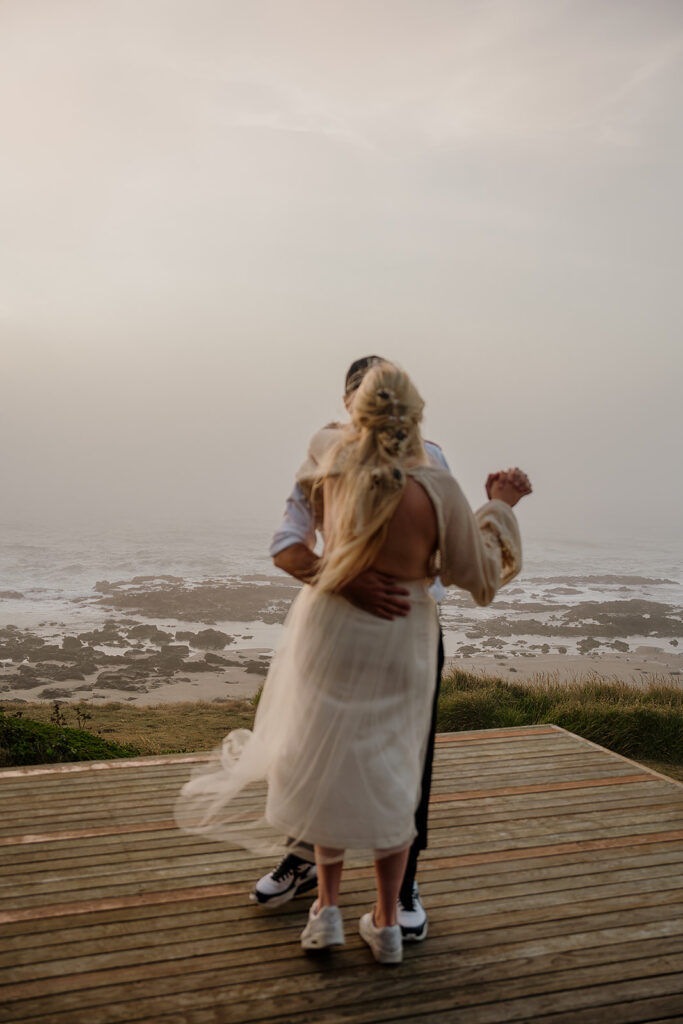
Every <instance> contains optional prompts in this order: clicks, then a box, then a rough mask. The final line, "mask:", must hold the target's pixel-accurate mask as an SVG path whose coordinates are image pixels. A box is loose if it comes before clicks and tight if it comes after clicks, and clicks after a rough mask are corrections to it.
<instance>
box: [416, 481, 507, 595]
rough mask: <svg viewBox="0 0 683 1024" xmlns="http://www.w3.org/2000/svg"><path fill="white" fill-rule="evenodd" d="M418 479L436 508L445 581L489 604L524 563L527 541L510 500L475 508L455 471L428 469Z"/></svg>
mask: <svg viewBox="0 0 683 1024" xmlns="http://www.w3.org/2000/svg"><path fill="white" fill-rule="evenodd" d="M418 479H420V482H421V483H422V484H423V486H424V487H425V489H426V490H427V493H428V494H429V495H430V497H431V499H432V502H433V504H434V507H435V509H436V513H437V519H438V522H439V559H440V565H439V575H440V577H441V580H442V582H443V583H444V584H445V585H446V586H457V587H462V588H463V590H467V591H469V593H470V594H471V595H472V597H473V598H474V600H475V601H476V602H477V604H480V605H486V604H490V603H491V601H492V600H493V598H494V597H495V595H496V593H497V591H498V589H499V588H500V587H501V586H503V585H504V584H505V583H508V582H509V581H510V580H511V579H512V578H513V577H514V576H516V575H517V573H518V572H519V570H520V568H521V565H522V544H521V539H520V535H519V529H518V526H517V520H516V518H515V514H514V512H513V511H512V508H511V507H510V504H509V503H508V502H506V501H502V500H499V499H494V500H492V501H489V502H487V503H486V504H485V505H483V506H482V507H481V508H480V509H478V510H477V511H476V512H473V511H472V509H471V508H470V505H469V502H468V501H467V499H466V498H465V495H464V494H463V493H462V490H461V489H460V486H459V485H458V483H457V482H456V481H455V480H454V479H453V477H452V476H449V475H448V474H447V473H445V472H443V471H440V470H434V469H425V470H423V471H422V472H421V473H420V475H419V477H418Z"/></svg>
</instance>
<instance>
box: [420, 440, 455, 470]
mask: <svg viewBox="0 0 683 1024" xmlns="http://www.w3.org/2000/svg"><path fill="white" fill-rule="evenodd" d="M424 446H425V451H426V453H427V458H428V459H429V461H430V462H431V464H432V466H438V467H439V468H440V469H445V470H447V471H448V472H449V473H450V471H451V467H450V466H449V465H448V462H447V461H446V456H445V455H444V453H443V449H442V448H439V446H438V444H434V442H433V441H425V443H424Z"/></svg>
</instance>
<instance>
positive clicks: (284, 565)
mask: <svg viewBox="0 0 683 1024" xmlns="http://www.w3.org/2000/svg"><path fill="white" fill-rule="evenodd" d="M273 562H274V563H275V565H276V566H277V567H278V569H283V570H284V571H285V572H287V573H289V575H290V576H294V578H295V579H297V580H301V582H302V583H310V582H311V580H312V579H313V577H314V576H315V574H316V572H317V571H318V568H319V566H320V559H319V558H318V556H317V555H314V554H313V552H312V551H311V549H310V548H309V547H307V546H306V545H305V544H291V545H290V546H289V547H288V548H284V550H282V551H280V552H279V553H278V554H277V555H275V557H274V558H273ZM339 593H340V594H341V596H342V597H345V598H346V600H347V601H350V602H351V604H355V605H356V607H357V608H362V610H363V611H364V612H369V613H370V614H371V615H377V617H378V618H380V619H395V618H402V617H403V616H404V615H407V614H408V612H409V611H410V605H409V604H408V602H407V601H404V600H402V598H404V597H408V595H409V591H408V590H406V589H405V587H401V586H399V584H398V583H397V582H396V580H395V579H394V578H393V576H388V575H387V574H386V573H385V572H378V571H377V570H376V569H366V570H365V572H362V573H360V575H359V576H356V578H355V580H351V582H350V583H347V585H346V586H345V587H344V588H343V589H342V590H340V592H339Z"/></svg>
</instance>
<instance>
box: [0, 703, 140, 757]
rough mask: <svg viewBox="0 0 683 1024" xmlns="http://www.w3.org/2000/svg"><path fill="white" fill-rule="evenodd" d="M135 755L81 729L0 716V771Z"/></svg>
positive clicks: (133, 750)
mask: <svg viewBox="0 0 683 1024" xmlns="http://www.w3.org/2000/svg"><path fill="white" fill-rule="evenodd" d="M138 753H139V750H137V749H136V748H135V747H133V746H130V745H125V746H123V745H121V744H120V743H112V742H108V741H107V740H103V739H102V738H101V737H100V736H93V735H92V733H89V732H86V731H85V730H84V729H71V728H69V727H68V726H66V727H65V726H58V725H52V724H51V723H50V722H33V721H30V720H27V719H25V718H15V717H13V716H11V715H6V714H1V715H0V767H9V766H12V765H22V764H53V763H55V762H59V761H102V760H110V759H112V758H115V757H134V756H135V755H136V754H138Z"/></svg>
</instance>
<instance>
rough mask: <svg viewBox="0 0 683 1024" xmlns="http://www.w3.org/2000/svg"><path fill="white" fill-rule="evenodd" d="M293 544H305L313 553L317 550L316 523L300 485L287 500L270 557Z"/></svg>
mask: <svg viewBox="0 0 683 1024" xmlns="http://www.w3.org/2000/svg"><path fill="white" fill-rule="evenodd" d="M292 544H305V545H306V547H308V548H310V549H311V551H313V549H314V548H315V523H314V520H313V512H312V511H311V506H310V505H309V504H308V502H307V501H306V498H305V497H304V492H303V491H302V489H301V487H300V486H299V484H295V485H294V488H293V490H292V492H291V494H290V495H289V497H288V498H287V502H286V504H285V512H284V516H283V517H282V522H281V523H280V526H279V527H278V529H277V530H276V531H275V533H274V535H273V539H272V541H271V545H270V557H271V558H275V556H276V555H277V554H279V553H280V552H281V551H284V550H285V548H290V547H291V546H292Z"/></svg>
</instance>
